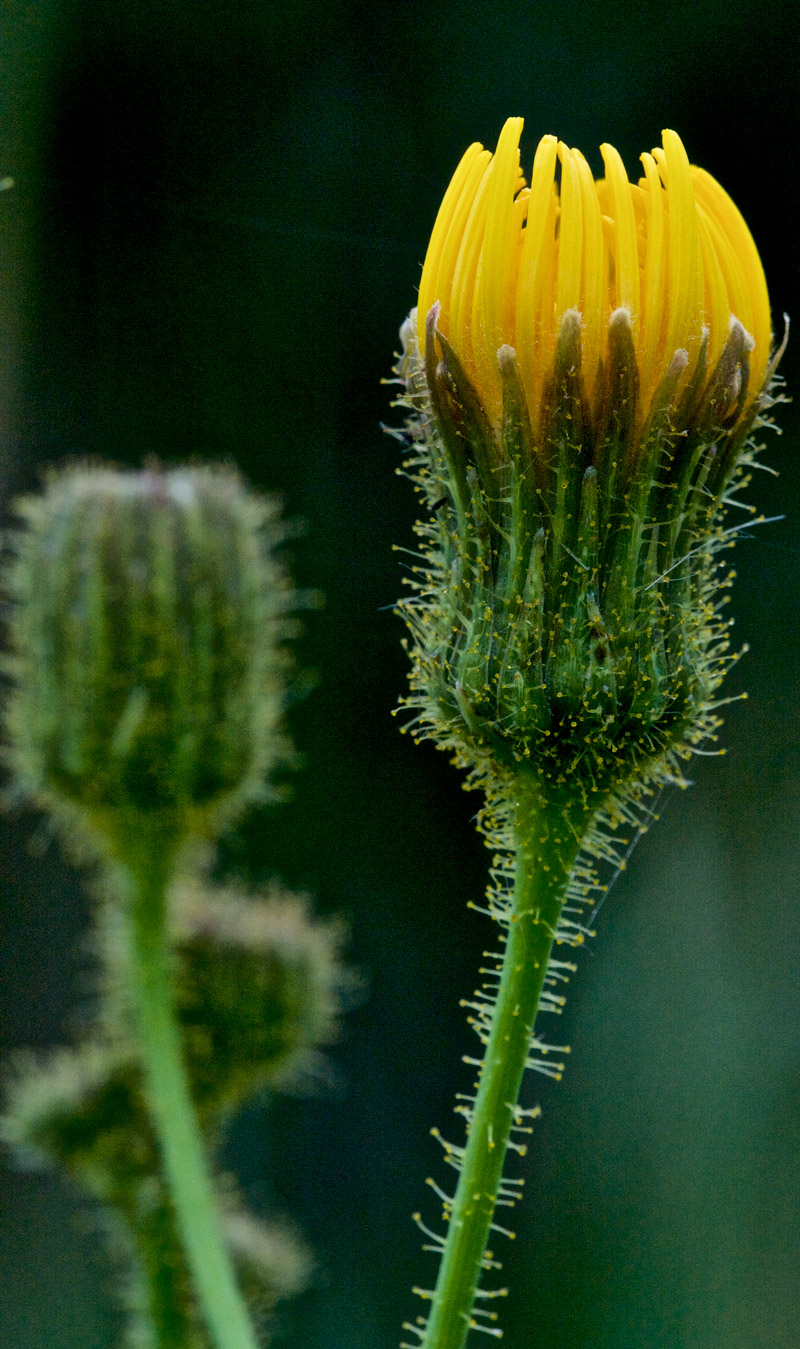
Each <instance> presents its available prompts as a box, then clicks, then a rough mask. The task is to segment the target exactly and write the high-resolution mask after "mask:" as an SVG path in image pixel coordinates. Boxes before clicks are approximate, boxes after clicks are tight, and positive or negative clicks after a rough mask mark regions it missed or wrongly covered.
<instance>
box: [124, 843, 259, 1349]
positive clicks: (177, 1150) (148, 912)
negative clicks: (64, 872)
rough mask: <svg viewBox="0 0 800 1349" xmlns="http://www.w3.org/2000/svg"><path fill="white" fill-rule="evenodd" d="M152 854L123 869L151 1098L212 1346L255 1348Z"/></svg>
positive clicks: (161, 879) (162, 873)
mask: <svg viewBox="0 0 800 1349" xmlns="http://www.w3.org/2000/svg"><path fill="white" fill-rule="evenodd" d="M151 856H152V857H153V858H154V859H155V860H153V861H151V862H150V863H149V865H148V863H147V862H146V861H145V862H142V861H141V860H140V858H138V857H137V859H136V861H135V862H134V863H133V864H132V863H131V862H125V863H123V867H122V875H123V880H124V882H125V885H126V889H127V890H128V896H127V898H128V913H129V924H128V939H129V970H130V992H131V1002H132V1007H133V1013H134V1017H135V1022H136V1026H137V1029H138V1034H139V1038H140V1043H141V1051H142V1064H143V1070H144V1076H145V1085H146V1090H147V1097H148V1102H149V1106H150V1110H151V1113H152V1117H153V1124H154V1126H155V1130H156V1133H157V1136H158V1139H159V1142H160V1145H161V1152H162V1159H163V1166H164V1176H165V1180H166V1184H167V1188H168V1190H169V1193H170V1196H171V1199H172V1202H173V1204H174V1206H175V1212H176V1216H177V1222H178V1230H179V1233H180V1238H181V1241H182V1244H183V1248H184V1253H185V1256H186V1261H187V1264H188V1266H189V1269H190V1271H191V1274H192V1277H193V1282H194V1288H195V1292H196V1295H197V1300H198V1304H199V1306H200V1309H201V1312H202V1315H203V1317H204V1319H205V1322H206V1325H207V1327H208V1330H209V1333H210V1335H211V1338H212V1340H213V1343H214V1346H215V1349H257V1341H256V1338H255V1335H254V1332H253V1329H252V1326H251V1323H250V1317H249V1315H248V1312H247V1308H246V1305H245V1302H244V1298H243V1297H242V1294H241V1293H240V1291H239V1288H238V1286H237V1283H236V1277H235V1274H234V1271H233V1266H232V1262H231V1258H230V1254H229V1251H228V1248H227V1246H226V1244H225V1239H224V1236H223V1233H222V1229H221V1225H220V1218H219V1213H218V1209H217V1203H216V1199H215V1196H214V1192H213V1188H212V1182H211V1175H210V1173H209V1168H208V1163H207V1161H206V1156H205V1152H204V1148H203V1141H202V1137H201V1134H200V1129H199V1126H198V1122H197V1117H196V1114H195V1110H194V1106H193V1104H192V1099H191V1095H190V1091H189V1082H188V1078H187V1073H186V1066H185V1063H184V1059H183V1053H182V1048H181V1041H180V1031H179V1027H178V1023H177V1020H176V1017H175V1012H174V1007H173V999H172V989H171V981H170V969H169V961H170V956H169V946H168V943H167V935H166V893H167V885H168V881H169V877H170V871H171V868H170V867H169V865H167V864H165V863H164V862H163V861H162V860H161V859H162V858H163V856H164V854H163V853H161V852H160V850H159V849H157V848H155V847H154V848H153V850H152V853H151Z"/></svg>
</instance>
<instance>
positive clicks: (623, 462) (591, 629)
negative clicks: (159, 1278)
mask: <svg viewBox="0 0 800 1349" xmlns="http://www.w3.org/2000/svg"><path fill="white" fill-rule="evenodd" d="M521 130H522V119H521V118H511V119H510V120H509V121H508V122H507V123H506V124H505V126H504V128H503V131H502V134H501V136H500V141H499V144H498V147H497V151H496V153H495V154H494V156H492V155H491V154H490V153H489V152H488V151H486V150H484V149H483V148H482V147H481V146H480V145H473V146H471V147H470V148H469V150H467V152H466V154H465V155H464V158H463V159H462V162H461V164H460V165H459V167H458V169H457V170H456V173H455V176H454V178H453V181H452V183H451V185H450V188H449V189H448V192H447V194H446V196H445V199H444V202H443V204H442V207H441V210H440V212H439V216H438V218H437V221H436V225H435V227H434V231H433V235H432V237H431V242H430V246H429V248H428V253H427V257H426V260H425V265H424V269H423V274H422V281H421V284H420V292H419V309H418V311H412V314H411V316H410V318H409V320H408V321H407V322H406V323H405V324H404V325H403V328H402V330H401V336H402V341H403V352H402V355H401V357H400V360H399V364H398V366H397V367H396V373H397V375H398V377H399V382H400V383H401V385H402V386H403V389H404V393H403V396H402V397H401V399H400V403H401V404H402V405H404V406H405V407H406V408H407V409H408V410H409V413H410V417H409V421H408V423H407V426H406V431H405V437H406V441H407V444H408V445H409V446H410V447H411V456H410V458H409V459H408V460H407V462H406V465H405V469H406V472H407V473H408V474H409V475H410V476H411V477H412V478H413V480H414V481H415V484H416V486H417V488H418V490H419V492H420V494H421V496H422V499H423V501H424V502H425V504H426V505H427V517H426V518H425V519H424V520H423V521H422V522H421V523H419V524H418V526H417V533H418V535H419V537H420V539H421V554H422V558H421V563H420V565H418V566H417V567H415V568H412V572H415V573H416V575H414V576H413V578H412V580H411V582H410V584H411V586H412V589H413V592H414V593H413V595H412V596H411V597H409V598H407V599H405V600H404V601H403V602H402V603H401V605H400V609H401V612H402V614H403V616H404V617H405V619H406V622H407V624H408V627H409V628H410V631H411V638H412V640H411V655H412V662H413V667H412V673H411V695H410V697H409V698H408V699H407V700H406V702H407V705H408V706H410V707H411V708H413V709H414V711H415V714H416V715H415V718H414V720H413V722H412V723H411V725H412V728H413V730H414V731H415V733H416V734H418V735H420V736H427V737H431V738H433V739H435V740H437V741H438V742H439V743H440V744H441V745H442V746H443V747H444V748H447V749H449V750H453V749H455V751H456V754H457V759H458V760H459V762H461V764H462V765H464V766H469V767H471V768H472V769H473V770H475V771H476V772H477V774H478V778H477V781H478V783H479V784H480V785H484V786H486V785H487V782H488V781H490V780H491V779H492V777H493V775H495V776H496V774H497V773H498V772H500V773H502V771H503V770H504V769H510V770H511V771H512V772H514V773H516V772H518V771H519V769H520V768H525V769H526V771H527V770H528V769H531V770H533V771H534V772H535V773H536V774H537V775H538V776H539V778H540V779H541V782H542V784H543V785H549V787H550V788H551V789H553V790H560V789H563V790H566V791H569V792H572V793H573V794H577V796H578V797H579V798H582V799H583V801H584V802H586V803H587V804H589V805H590V806H591V805H592V803H593V802H594V803H595V804H597V805H598V806H599V805H600V803H601V801H603V800H605V799H607V798H608V796H609V793H619V792H620V790H621V789H624V784H625V783H626V782H630V781H632V780H634V779H637V778H638V779H640V780H645V779H647V778H648V777H649V778H650V779H652V778H653V777H658V776H659V775H661V777H662V778H663V777H664V776H671V777H673V778H674V777H676V776H677V777H678V778H680V765H679V762H678V761H679V759H680V758H681V756H684V757H685V756H687V755H688V754H689V753H691V752H692V751H693V750H695V749H696V748H697V747H699V746H700V745H701V744H702V743H704V742H707V741H708V740H709V739H713V738H714V737H715V732H716V729H717V727H718V725H719V721H718V717H717V714H716V712H715V710H714V709H715V705H718V700H717V699H716V697H715V694H716V690H717V688H718V686H719V684H720V681H721V679H722V677H723V675H724V673H725V671H726V669H727V668H728V666H729V664H730V662H731V660H732V659H734V658H735V657H734V655H733V653H732V652H731V650H730V643H729V631H728V623H727V621H726V620H725V619H724V618H723V615H722V612H721V606H722V603H723V601H724V591H725V589H726V587H727V586H728V585H729V583H730V578H731V575H732V573H731V572H730V571H729V569H728V568H727V567H726V566H725V565H724V559H723V557H722V553H723V550H724V549H726V548H727V547H729V546H730V544H731V543H732V542H733V539H734V537H735V530H730V529H726V528H725V527H724V525H723V517H724V514H725V510H726V507H727V506H728V505H729V504H730V503H731V502H732V501H733V500H734V499H735V498H736V497H737V493H738V492H739V491H740V490H741V488H742V487H743V486H744V485H745V483H746V481H747V478H746V475H745V470H746V466H747V465H748V464H750V463H752V461H753V456H754V453H755V449H754V446H753V442H752V439H751V434H752V431H753V429H754V427H756V426H757V425H758V424H759V423H760V422H763V420H764V414H765V411H766V409H767V408H768V406H769V404H770V401H771V400H770V397H769V394H768V392H767V390H768V386H769V382H770V379H771V377H772V374H773V373H774V368H775V364H776V363H777V357H776V358H775V359H774V360H772V361H771V359H770V358H771V352H770V344H771V327H770V310H769V300H768V296H767V289H766V284H765V281H764V274H763V271H762V268H761V263H760V261H759V257H758V253H757V251H756V248H755V245H754V243H753V240H752V238H751V237H750V234H749V231H748V229H747V226H746V225H745V223H744V221H743V219H742V217H741V215H740V214H739V212H738V211H737V209H736V207H735V206H734V204H733V202H732V201H731V200H730V198H729V197H728V196H727V195H726V193H725V192H724V191H723V189H722V188H721V187H720V186H719V185H718V184H717V183H716V182H715V181H714V180H713V179H712V178H711V177H710V175H709V174H707V173H705V172H704V171H703V170H702V169H698V168H694V167H692V166H690V164H689V161H688V159H687V157H686V153H685V151H684V148H683V146H682V144H681V142H680V140H679V139H678V137H677V136H676V135H675V133H674V132H671V131H666V132H664V143H663V148H661V147H659V148H657V149H655V150H654V151H653V153H652V155H649V154H645V155H643V156H642V163H643V167H644V175H643V177H642V178H641V179H640V180H639V182H638V183H636V184H632V183H630V182H629V181H628V178H627V175H626V173H625V170H624V168H623V166H622V162H621V160H620V157H619V155H618V154H617V152H616V150H614V149H613V147H612V146H608V145H604V146H603V147H602V153H603V157H604V161H605V169H606V176H605V178H603V179H601V180H600V181H597V182H596V181H594V179H593V177H592V174H591V172H590V170H589V168H588V165H587V163H586V161H585V159H584V158H583V156H582V155H581V154H580V152H579V151H577V150H572V149H570V148H569V147H567V146H566V145H564V144H563V143H557V142H556V140H555V138H554V137H552V136H545V137H544V139H543V140H542V141H541V143H540V145H539V147H538V149H537V152H536V156H535V160H534V165H533V172H532V175H531V180H530V185H528V183H527V182H526V180H525V176H524V174H523V173H522V171H521V169H520V158H519V149H518V144H519V137H520V134H521ZM559 161H560V185H559V184H558V183H557V182H556V169H557V165H558V162H559ZM737 504H741V503H739V502H738V501H737ZM481 775H483V776H481Z"/></svg>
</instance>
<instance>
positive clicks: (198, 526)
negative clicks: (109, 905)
mask: <svg viewBox="0 0 800 1349" xmlns="http://www.w3.org/2000/svg"><path fill="white" fill-rule="evenodd" d="M17 513H18V514H19V515H20V516H21V518H22V520H23V522H24V525H25V528H24V529H22V530H20V531H18V532H17V533H15V534H14V535H13V536H12V538H11V541H10V544H11V551H12V552H13V554H14V558H13V562H12V565H11V567H10V569H9V573H8V581H7V589H8V591H9V593H10V597H11V600H12V605H11V617H10V645H11V657H10V659H9V662H8V668H9V669H10V672H11V675H12V679H13V688H12V692H11V696H10V702H9V707H8V717H7V721H8V734H9V741H10V748H9V757H10V760H11V764H12V767H13V770H14V775H15V781H16V786H17V793H18V795H19V796H21V797H29V798H32V799H33V800H35V801H36V802H37V803H38V804H40V805H43V806H45V807H47V808H50V809H53V810H55V811H56V813H57V814H60V815H62V816H64V815H66V816H67V818H68V819H70V820H73V821H74V820H75V819H76V818H78V819H81V820H83V821H86V822H91V824H92V825H93V826H94V827H95V828H99V829H100V830H101V831H102V832H104V833H105V834H106V835H111V836H112V837H113V836H117V837H119V836H124V835H126V834H127V835H130V834H131V832H132V831H133V830H135V829H137V828H139V827H143V828H147V829H149V827H150V826H151V825H153V824H154V822H155V821H158V823H159V827H160V828H161V829H162V831H165V832H166V833H167V834H168V835H171V836H173V837H174V838H176V839H179V838H182V837H185V836H186V835H187V834H204V833H207V832H208V831H209V830H210V829H213V828H214V827H215V825H216V824H217V823H218V821H219V819H220V817H221V816H225V815H228V814H230V813H232V812H233V813H235V811H236V810H237V809H238V808H240V807H241V805H242V804H243V803H244V802H245V801H247V800H250V799H253V798H255V797H258V796H259V795H261V794H262V793H263V790H264V783H265V779H266V777H267V775H268V774H269V773H270V771H271V770H272V768H273V766H274V764H275V761H276V759H277V758H279V757H280V756H281V755H282V754H283V753H284V752H285V744H284V742H283V740H282V736H281V733H280V729H279V723H280V714H281V709H282V700H283V692H282V686H283V671H284V667H285V660H286V657H285V653H284V651H283V648H282V640H283V637H284V636H285V634H286V615H287V612H288V611H289V609H290V608H291V607H292V603H293V599H294V596H293V594H292V591H291V590H290V588H289V584H288V581H287V578H286V575H285V573H284V570H283V568H282V566H281V564H280V562H279V561H278V560H277V559H276V557H275V552H274V549H275V546H276V544H278V543H280V542H281V540H282V538H283V537H284V532H283V530H282V527H281V526H280V524H279V523H278V508H277V505H276V503H275V502H274V501H273V500H271V499H265V498H262V497H256V496H254V495H253V494H252V493H250V492H248V491H247V489H246V488H245V487H244V485H243V483H242V481H241V479H240V478H239V477H238V475H237V474H236V473H234V472H233V471H231V470H228V469H220V468H180V469H171V470H168V471H167V470H162V469H160V468H158V467H149V468H146V469H143V470H141V471H139V472H122V471H119V470H115V469H99V468H97V469H96V468H91V467H79V468H72V469H68V470H67V471H64V472H56V473H53V474H52V475H51V476H50V478H49V479H48V482H47V486H46V490H45V492H44V495H43V496H41V497H29V498H26V499H24V500H23V501H22V502H20V503H19V504H18V506H17Z"/></svg>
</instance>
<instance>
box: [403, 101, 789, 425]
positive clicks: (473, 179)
mask: <svg viewBox="0 0 800 1349" xmlns="http://www.w3.org/2000/svg"><path fill="white" fill-rule="evenodd" d="M521 133H522V118H521V117H511V118H509V119H508V121H507V122H506V124H505V126H504V127H503V130H502V132H501V133H500V139H499V141H498V145H497V149H496V151H495V153H494V155H492V154H490V152H489V151H487V150H484V149H483V147H482V146H481V145H478V144H474V145H471V146H470V147H469V149H468V150H467V151H466V153H465V155H464V157H463V159H462V160H461V163H460V164H459V166H458V168H457V169H456V172H455V174H454V176H453V179H452V182H451V183H450V186H449V188H448V190H447V192H446V193H445V197H444V201H443V202H442V205H441V208H440V210H439V214H438V216H437V219H436V224H435V225H434V228H433V233H432V235H431V241H430V244H429V246H428V253H427V256H426V259H425V265H424V268H423V272H422V280H421V283H420V289H419V307H418V331H419V340H420V344H421V347H422V349H423V351H424V346H425V318H426V315H427V314H428V312H429V310H430V308H431V306H432V305H433V304H434V303H436V302H437V301H438V302H439V304H440V305H441V313H440V317H439V328H440V329H441V331H442V332H443V333H444V334H445V335H446V336H448V337H449V339H450V341H451V343H452V344H453V347H454V349H455V351H456V353H457V355H458V356H459V358H460V360H461V362H462V364H463V365H464V367H465V369H466V370H467V373H468V374H469V375H470V377H471V378H472V380H473V382H474V383H475V385H476V388H477V389H478V392H479V393H480V395H481V399H482V401H483V403H484V406H485V407H486V410H487V412H488V413H489V415H490V417H491V418H492V419H493V420H495V421H498V420H499V418H500V415H501V406H500V400H501V392H500V389H501V386H500V379H499V373H498V366H497V351H498V348H499V347H501V346H503V345H504V344H507V345H508V346H510V347H513V348H514V349H515V351H516V353H517V362H518V366H519V370H520V374H521V377H522V383H523V387H524V390H525V395H526V399H527V402H528V408H529V411H530V413H531V417H532V419H533V421H534V423H535V422H536V420H537V418H538V415H539V408H540V403H541V398H542V393H543V390H544V387H545V385H546V381H547V379H548V377H549V374H550V373H551V370H552V361H553V355H554V350H555V343H556V336H557V332H558V328H559V325H560V323H561V319H562V318H563V315H564V314H565V313H566V312H567V311H568V310H577V311H578V313H579V314H580V316H581V340H582V365H583V375H584V381H585V386H586V391H587V395H588V397H589V399H590V400H591V399H592V397H593V396H594V392H595V389H596V385H597V379H598V373H599V372H600V371H601V370H602V362H603V361H604V360H605V359H606V358H607V355H608V325H609V319H610V317H611V315H612V314H613V313H614V311H615V310H617V309H620V308H623V309H626V310H628V312H629V313H630V318H631V330H632V333H633V341H634V346H635V349H636V357H637V363H638V368H639V386H640V391H641V411H642V415H644V414H645V413H646V409H647V406H648V404H649V401H650V399H651V398H652V396H653V394H654V393H655V391H656V389H657V388H658V385H659V382H660V380H661V379H662V377H663V376H664V375H665V373H666V371H667V369H668V368H669V366H670V363H671V361H672V358H673V356H674V354H675V352H676V351H685V352H686V353H687V356H688V363H687V366H686V373H685V375H684V377H683V378H684V381H688V380H690V379H691V377H692V374H693V373H694V371H695V369H696V367H697V362H698V360H699V359H701V352H702V351H703V348H705V360H706V367H707V371H708V373H709V374H710V372H711V371H713V369H714V366H715V364H716V362H717V360H718V359H719V357H720V354H721V352H722V349H723V347H724V345H725V340H726V337H727V334H728V330H729V328H730V323H731V319H732V318H736V319H738V320H739V322H740V323H741V324H742V325H743V326H744V328H745V329H746V331H747V332H748V333H749V335H750V337H751V338H752V342H753V350H752V352H751V356H750V372H751V373H750V391H751V393H753V394H756V393H758V392H759V391H760V389H761V387H762V385H763V383H764V379H765V375H766V370H767V365H768V361H769V354H770V345H771V340H772V331H771V324H770V311H769V297H768V294H767V286H766V281H765V279H764V272H763V268H762V266H761V261H760V259H759V256H758V252H757V250H756V246H755V244H754V243H753V239H752V236H751V234H750V231H749V230H748V228H747V225H746V224H745V222H744V220H743V218H742V216H741V214H740V212H739V211H738V210H737V208H736V207H735V206H734V204H733V202H732V201H731V199H730V197H729V196H728V195H727V193H726V192H725V191H724V190H723V189H722V188H721V187H720V186H719V184H718V183H717V182H715V180H714V179H713V178H712V177H711V175H710V174H708V173H706V171H705V170H704V169H699V168H696V167H695V166H693V165H691V164H690V163H689V160H688V158H687V155H686V151H685V150H684V147H683V145H682V143H681V140H680V138H679V137H678V136H677V135H676V134H675V132H674V131H665V132H664V133H663V137H662V140H663V144H662V145H661V146H658V147H657V148H656V149H654V150H653V152H652V154H643V155H642V157H641V158H642V165H643V168H644V176H643V177H642V178H640V179H639V181H638V183H635V184H634V183H631V182H629V181H628V176H627V174H626V172H625V168H624V165H623V163H622V160H621V158H620V156H619V154H618V153H617V151H616V150H615V149H614V147H613V146H611V145H603V146H601V153H602V156H603V163H604V166H605V174H606V176H605V178H603V179H600V180H595V179H594V178H593V177H592V174H591V170H590V169H589V166H588V164H587V163H586V160H585V159H584V157H583V155H582V154H581V153H580V151H579V150H575V149H571V148H570V147H569V146H567V145H565V144H564V143H563V142H557V141H556V139H555V137H554V136H544V137H543V138H542V140H541V141H540V143H539V146H538V149H537V151H536V155H535V159H534V164H533V171H532V174H531V179H530V186H528V184H527V183H526V180H525V178H524V175H523V174H522V172H521V170H520V160H519V140H520V135H521ZM684 359H685V358H684Z"/></svg>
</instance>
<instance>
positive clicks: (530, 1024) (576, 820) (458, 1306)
mask: <svg viewBox="0 0 800 1349" xmlns="http://www.w3.org/2000/svg"><path fill="white" fill-rule="evenodd" d="M593 813H594V811H587V809H586V808H585V807H583V806H578V805H576V803H574V802H571V801H566V802H564V801H561V802H558V803H557V802H554V801H548V800H546V799H545V797H544V796H543V794H542V791H541V787H540V786H539V784H538V782H536V781H534V780H533V779H532V778H525V777H520V778H519V779H518V782H517V800H516V816H515V836H516V845H517V846H516V858H515V883H514V896H513V907H512V911H511V915H510V917H511V921H510V923H509V927H508V935H507V938H506V944H505V952H504V956H503V965H502V971H501V975H500V984H499V988H498V991H497V999H496V1002H495V1006H494V1012H493V1016H492V1022H491V1027H490V1031H489V1037H488V1040H487V1044H486V1053H485V1056H484V1060H483V1065H482V1067H481V1070H480V1079H479V1085H478V1094H477V1096H476V1098H475V1104H474V1107H473V1110H472V1117H471V1120H470V1124H469V1129H468V1134H467V1143H466V1147H465V1149H464V1155H463V1161H462V1165H461V1174H460V1176H459V1179H458V1187H457V1189H456V1193H455V1196H454V1198H453V1205H452V1210H451V1213H450V1220H449V1223H448V1228H447V1236H446V1239H445V1244H444V1251H443V1255H442V1263H441V1266H440V1269H439V1278H438V1280H437V1284H436V1289H435V1291H434V1293H433V1295H432V1302H433V1306H432V1309H431V1313H430V1316H429V1318H428V1323H427V1327H426V1331H425V1336H424V1339H423V1340H422V1345H421V1349H461V1347H462V1346H463V1344H464V1341H465V1339H466V1337H467V1332H468V1330H469V1329H470V1327H471V1326H474V1325H476V1322H475V1320H474V1318H473V1306H474V1303H475V1294H476V1289H477V1286H478V1279H479V1277H480V1273H481V1268H482V1266H483V1262H484V1259H485V1252H486V1244H487V1242H488V1239H489V1233H490V1229H491V1226H492V1220H493V1217H494V1209H495V1203H496V1199H497V1192H498V1189H499V1187H500V1183H501V1179H502V1173H503V1163H504V1160H505V1154H506V1149H507V1146H508V1139H509V1134H510V1131H511V1127H512V1125H513V1123H514V1111H515V1107H516V1104H517V1100H518V1097H519V1091H520V1087H521V1085H522V1077H523V1074H524V1071H525V1066H526V1063H527V1061H528V1057H529V1054H530V1050H531V1040H532V1037H533V1028H534V1022H535V1020H536V1012H537V1010H538V1007H539V999H540V996H541V992H542V987H543V984H544V980H545V975H546V973H547V966H548V962H549V959H550V951H551V948H552V945H553V938H554V933H555V929H556V925H557V923H558V919H559V916H560V914H561V909H562V906H563V903H564V895H565V892H566V888H567V884H568V882H569V875H570V870H571V868H572V864H573V862H574V860H575V856H576V854H577V852H578V850H579V848H580V845H581V842H582V840H583V838H584V836H585V833H586V830H587V828H588V826H589V822H590V820H591V817H592V815H593Z"/></svg>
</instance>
